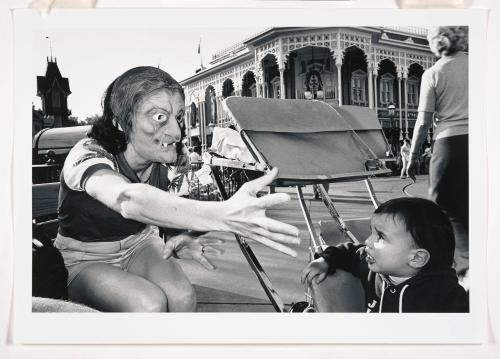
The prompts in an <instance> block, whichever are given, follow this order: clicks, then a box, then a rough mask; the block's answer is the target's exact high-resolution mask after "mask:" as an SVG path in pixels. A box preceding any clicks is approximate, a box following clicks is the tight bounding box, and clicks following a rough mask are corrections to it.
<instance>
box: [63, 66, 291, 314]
mask: <svg viewBox="0 0 500 359" xmlns="http://www.w3.org/2000/svg"><path fill="white" fill-rule="evenodd" d="M183 126H184V92H183V90H182V87H181V85H180V84H179V83H178V82H177V81H175V80H174V79H173V78H172V77H171V76H170V75H169V74H167V73H166V72H164V71H162V70H160V69H158V68H156V67H136V68H133V69H131V70H128V71H126V72H125V73H123V74H122V75H121V76H119V77H118V78H117V79H115V80H114V81H113V82H112V83H111V84H110V85H109V87H108V89H107V91H106V93H105V96H104V99H103V116H102V118H101V119H100V120H99V121H97V122H96V123H95V124H94V125H93V127H92V129H91V131H90V133H89V137H88V138H84V139H82V140H81V141H79V142H78V143H77V144H76V145H75V146H74V147H73V149H72V150H71V151H70V153H69V154H68V157H67V158H66V161H65V163H64V167H63V170H62V174H61V190H60V193H59V232H58V235H57V237H56V240H55V244H54V246H55V247H56V248H58V249H59V250H60V251H61V254H62V256H63V259H64V263H65V266H66V268H67V269H68V297H69V299H71V300H73V301H75V302H79V303H82V304H85V305H88V306H91V307H92V308H95V309H97V310H100V311H108V312H113V311H117V312H138V311H139V312H149V311H150V312H164V311H194V310H195V309H196V297H195V293H194V289H193V286H192V285H191V283H190V281H189V279H188V278H187V277H186V275H185V274H184V272H183V270H182V268H181V267H180V265H179V264H178V263H177V261H176V260H175V258H174V256H175V257H178V258H186V259H195V260H197V261H198V262H199V263H200V264H202V265H203V266H204V267H206V268H208V269H213V265H212V264H211V263H210V262H209V260H208V258H206V257H205V255H206V254H218V253H219V252H218V251H217V250H216V249H215V248H213V247H211V246H210V245H208V243H203V242H202V240H201V239H197V238H195V236H194V234H193V232H182V233H180V234H177V235H174V236H173V237H171V238H169V239H168V240H167V241H166V243H165V242H164V241H163V239H162V238H160V236H159V235H158V228H157V227H162V228H166V229H167V230H171V229H185V230H192V231H200V232H205V231H223V232H232V233H236V234H239V235H241V236H243V237H246V238H250V239H255V238H257V239H259V238H261V237H264V238H267V239H269V240H271V241H279V242H283V243H298V230H297V228H296V227H294V226H291V225H288V224H285V223H282V222H278V221H276V220H273V219H270V218H268V217H267V216H266V214H265V211H266V209H267V208H268V207H270V206H273V205H276V204H279V203H281V202H284V201H287V200H289V196H288V195H286V194H284V193H277V194H273V195H269V196H263V197H260V198H257V197H256V195H257V193H258V192H259V191H260V190H261V189H262V188H263V187H265V186H267V185H268V184H269V183H271V182H272V181H273V179H274V178H275V176H276V174H277V170H276V169H273V171H271V172H270V173H269V174H267V175H265V176H262V177H260V178H258V179H256V180H254V181H252V182H248V183H246V184H244V185H243V186H242V188H241V189H240V190H239V191H238V192H237V193H236V194H235V195H234V196H233V197H231V198H230V199H229V200H227V201H223V202H201V201H194V200H190V199H186V198H182V197H179V196H176V195H174V194H171V193H169V192H167V191H162V190H161V189H159V187H162V186H161V182H162V181H165V177H166V176H163V175H162V168H163V167H165V166H164V165H163V164H169V165H172V164H182V163H184V162H187V158H186V157H187V156H186V152H187V151H186V149H185V147H184V148H183V147H182V142H181V137H182V136H181V133H182V129H183ZM163 173H165V171H163Z"/></svg>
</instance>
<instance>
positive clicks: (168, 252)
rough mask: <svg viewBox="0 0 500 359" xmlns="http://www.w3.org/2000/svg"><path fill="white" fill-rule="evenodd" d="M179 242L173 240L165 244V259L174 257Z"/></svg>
mask: <svg viewBox="0 0 500 359" xmlns="http://www.w3.org/2000/svg"><path fill="white" fill-rule="evenodd" d="M176 243H177V240H176V239H175V238H172V239H170V240H168V241H167V243H165V246H164V247H163V259H168V258H170V257H172V255H173V254H174V251H175V247H176Z"/></svg>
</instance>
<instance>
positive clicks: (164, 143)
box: [161, 142, 175, 148]
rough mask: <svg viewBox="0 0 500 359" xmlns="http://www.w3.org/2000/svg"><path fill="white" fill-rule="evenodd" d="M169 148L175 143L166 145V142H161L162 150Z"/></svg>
mask: <svg viewBox="0 0 500 359" xmlns="http://www.w3.org/2000/svg"><path fill="white" fill-rule="evenodd" d="M169 146H170V147H174V146H175V142H170V143H168V142H163V143H162V144H161V147H162V148H168V147H169Z"/></svg>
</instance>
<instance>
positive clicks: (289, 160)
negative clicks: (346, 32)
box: [204, 97, 391, 312]
mask: <svg viewBox="0 0 500 359" xmlns="http://www.w3.org/2000/svg"><path fill="white" fill-rule="evenodd" d="M224 107H225V110H226V113H228V114H229V116H230V117H231V120H232V123H233V124H234V126H235V128H236V130H237V131H238V132H239V134H240V135H241V139H242V141H243V143H244V144H245V145H246V148H247V149H248V151H249V152H250V154H251V157H252V158H253V161H250V162H242V161H239V160H237V159H227V158H224V157H221V156H218V155H211V156H207V157H205V158H204V162H205V164H207V165H209V166H210V167H211V169H212V176H213V180H214V183H215V184H216V186H217V188H218V191H219V192H220V196H221V197H222V199H227V198H229V197H230V196H231V195H232V194H233V193H234V192H235V191H236V190H237V189H239V187H240V186H241V185H242V184H243V183H244V182H245V181H247V180H250V179H252V178H255V177H258V176H259V174H260V173H262V172H267V171H269V170H270V169H272V168H273V167H278V168H279V174H278V177H277V178H276V179H275V181H274V182H273V184H272V186H273V187H295V189H296V192H297V195H298V201H299V204H300V207H301V210H302V214H303V217H304V220H305V222H306V225H307V228H308V232H309V239H310V243H309V252H310V260H313V259H314V258H315V256H316V255H317V253H320V252H321V251H322V250H323V248H324V247H325V245H326V242H325V240H324V237H325V236H329V235H334V236H336V237H337V238H345V239H347V240H351V241H355V242H356V241H358V240H357V236H356V234H357V233H359V229H361V232H362V231H363V230H365V229H363V228H364V227H366V225H367V223H366V220H362V221H345V220H343V219H342V218H341V216H340V214H339V212H338V211H337V209H336V208H335V204H334V203H333V201H332V199H331V198H330V197H329V195H328V193H327V190H325V187H324V186H323V185H324V184H329V183H335V182H346V181H360V180H364V181H365V184H366V188H367V191H368V193H369V195H370V198H371V201H372V203H373V205H374V206H375V207H377V205H378V201H377V198H376V196H375V193H374V190H373V186H372V184H371V182H370V177H372V176H376V175H387V174H388V173H390V172H391V171H390V170H388V169H387V168H385V165H384V163H383V162H382V161H381V160H380V159H379V158H384V157H385V156H386V153H387V151H388V148H390V147H389V145H388V143H387V140H386V139H385V136H384V134H383V131H382V129H381V127H380V125H379V123H378V120H377V119H376V117H375V114H374V113H373V111H372V110H369V109H366V108H360V107H356V106H342V107H333V106H331V105H328V104H326V103H324V102H320V101H304V100H281V99H264V98H252V97H229V98H227V99H226V100H225V101H224ZM307 185H317V188H318V190H319V192H320V194H321V198H322V200H323V202H324V204H325V205H326V207H327V209H328V211H329V213H330V215H331V217H332V221H331V223H326V222H325V223H320V228H321V231H320V232H321V234H320V235H318V234H317V233H316V231H315V229H314V227H313V222H312V219H311V216H310V213H309V210H308V208H307V206H306V203H305V200H304V194H303V187H304V186H307ZM235 237H236V240H237V243H238V245H239V247H240V249H241V251H242V253H243V254H244V256H245V258H246V260H247V262H248V263H249V265H250V267H251V268H252V270H253V271H254V273H255V274H256V276H257V278H258V280H259V282H260V284H261V286H262V288H263V289H264V291H265V293H266V295H267V297H268V298H269V300H270V302H271V303H272V305H273V307H274V309H275V310H276V311H277V312H288V311H292V312H297V311H300V312H311V311H316V306H315V303H314V299H313V298H314V297H318V298H320V297H321V293H320V292H321V291H318V290H316V291H315V290H314V288H309V287H308V288H306V290H305V296H306V300H305V301H301V302H297V303H295V304H293V305H292V306H291V308H287V306H285V304H284V303H283V300H282V299H281V298H280V296H279V294H278V293H277V292H276V290H275V289H274V287H273V285H272V283H271V281H270V280H269V278H268V276H267V275H266V273H265V271H264V269H263V268H262V266H261V264H260V263H259V261H258V259H257V257H256V255H255V254H254V252H253V251H252V248H251V247H250V245H249V243H248V242H247V241H246V240H245V239H244V238H241V237H240V236H238V235H235ZM315 292H317V293H315ZM320 301H321V300H320Z"/></svg>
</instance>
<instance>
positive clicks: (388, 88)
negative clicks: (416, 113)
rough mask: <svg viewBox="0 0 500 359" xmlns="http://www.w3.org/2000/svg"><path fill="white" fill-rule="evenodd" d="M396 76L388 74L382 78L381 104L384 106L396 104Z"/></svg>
mask: <svg viewBox="0 0 500 359" xmlns="http://www.w3.org/2000/svg"><path fill="white" fill-rule="evenodd" d="M394 78H395V77H394V75H393V74H391V73H388V72H386V73H385V74H383V75H382V76H380V102H381V103H382V105H389V104H391V103H394Z"/></svg>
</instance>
